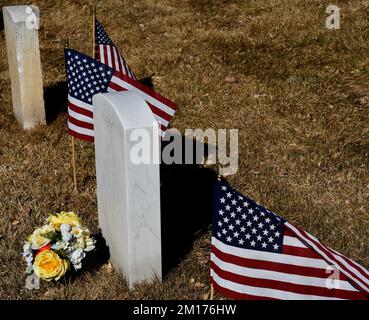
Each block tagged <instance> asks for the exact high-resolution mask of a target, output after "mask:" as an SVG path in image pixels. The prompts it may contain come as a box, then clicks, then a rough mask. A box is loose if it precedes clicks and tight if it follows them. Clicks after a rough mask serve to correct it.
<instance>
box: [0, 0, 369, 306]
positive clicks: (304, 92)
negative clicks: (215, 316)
mask: <svg viewBox="0 0 369 320" xmlns="http://www.w3.org/2000/svg"><path fill="white" fill-rule="evenodd" d="M16 2H17V1H3V2H2V3H3V4H4V5H9V4H16ZM32 3H33V4H36V5H38V6H39V8H40V11H41V20H42V21H41V29H40V31H39V36H40V45H41V58H42V66H43V80H44V87H45V91H46V102H47V108H48V110H49V113H48V114H49V116H48V117H49V120H50V123H49V125H47V126H40V127H39V128H37V129H35V130H31V131H23V130H22V129H21V127H20V125H19V124H18V123H17V122H16V120H15V118H14V116H13V112H12V105H11V92H10V80H9V74H8V65H7V57H6V48H5V38H4V37H5V35H4V31H3V30H1V31H0V298H1V299H206V298H207V296H208V292H209V253H210V232H209V231H207V232H206V231H205V232H202V233H199V234H198V235H197V239H196V240H195V241H194V243H193V247H192V248H191V250H190V251H189V253H188V254H187V255H186V256H184V257H183V259H182V261H181V262H180V263H179V264H177V265H175V266H173V268H172V269H171V270H170V272H169V273H168V274H167V275H166V277H165V279H164V281H163V282H162V283H158V282H155V283H153V284H141V285H139V286H137V287H136V288H135V289H134V290H132V291H129V290H128V286H127V284H126V282H125V280H124V279H123V277H122V276H121V275H119V274H118V273H116V272H115V271H114V270H113V269H112V267H111V265H110V264H108V263H106V264H104V265H102V266H100V267H98V268H96V269H94V270H91V271H88V272H85V273H83V274H82V275H81V276H80V277H77V278H75V279H67V280H63V281H61V282H60V283H56V284H55V283H45V282H43V283H42V287H41V289H40V290H34V291H31V292H30V291H26V290H25V289H24V284H25V275H24V271H25V264H24V262H23V261H22V260H21V256H20V255H21V250H22V242H23V241H24V239H25V238H26V237H27V236H28V235H29V234H30V233H32V231H33V229H34V228H35V227H37V226H40V225H41V224H42V223H43V221H44V219H45V217H46V216H47V215H48V214H49V213H51V212H58V211H61V210H73V211H76V212H78V213H79V214H80V215H81V216H82V218H83V219H84V221H85V223H86V224H87V226H88V227H89V228H90V229H91V230H92V232H97V229H98V222H97V206H96V180H95V163H94V146H93V144H90V143H87V142H83V141H77V154H78V158H77V170H78V171H77V178H78V182H79V193H78V194H75V193H74V192H73V177H72V171H71V149H70V136H69V135H68V134H67V132H66V118H67V115H66V112H65V98H66V97H65V95H64V91H63V88H64V85H63V82H64V81H65V71H64V57H63V48H64V43H65V40H64V39H65V37H66V36H67V35H68V36H69V37H70V46H71V48H73V49H76V50H79V51H82V52H84V53H86V54H89V55H91V52H92V39H91V37H92V17H91V14H90V9H91V8H90V4H92V1H77V0H63V1H33V2H32ZM328 4H329V3H328V2H327V3H322V2H321V1H319V0H315V1H313V0H295V1H287V0H253V1H242V0H240V1H237V0H234V1H226V0H213V1H205V0H185V1H176V0H157V1H155V0H143V1H133V0H124V1H122V0H106V1H101V2H100V1H97V12H98V18H99V20H100V22H101V23H102V24H103V25H104V26H105V28H106V30H107V32H108V33H109V35H110V36H111V37H112V39H113V40H114V42H115V43H116V45H117V46H118V47H119V48H124V51H125V57H126V60H127V61H128V63H129V65H130V67H131V69H133V70H134V71H135V73H136V75H137V76H138V78H143V77H146V76H150V75H152V74H153V75H154V76H153V80H154V85H155V88H156V89H157V91H158V92H160V93H161V94H163V95H165V96H167V97H168V98H170V99H171V100H173V101H175V102H176V103H177V104H178V111H177V113H176V115H175V117H174V119H173V121H172V122H171V126H172V127H175V128H177V129H179V130H181V131H182V132H183V131H184V129H185V128H203V129H206V128H208V127H211V128H215V129H218V128H226V129H231V128H238V129H239V171H238V172H237V174H236V175H234V176H231V177H229V178H228V180H229V181H230V183H231V184H232V185H233V186H234V187H236V188H237V189H238V190H239V191H240V192H242V193H244V194H246V195H248V196H249V197H251V198H254V199H255V200H256V201H258V202H260V203H261V204H263V205H264V206H266V207H268V208H270V209H271V210H274V211H275V212H277V213H279V214H280V215H282V216H283V217H284V218H286V219H287V220H289V221H290V222H291V223H294V224H296V225H299V226H300V227H302V228H304V229H305V230H306V231H308V232H310V233H312V234H314V235H315V236H316V237H318V238H319V239H320V240H321V242H323V243H324V244H327V245H329V246H330V247H333V248H335V249H336V250H338V251H340V252H342V253H343V254H345V255H347V256H349V257H350V258H352V259H354V260H355V261H357V262H359V263H361V264H363V265H364V266H365V267H369V254H368V253H369V170H368V169H369V168H368V167H369V157H368V153H369V86H368V82H369V75H368V71H369V5H368V2H367V1H361V0H357V1H341V2H340V3H339V5H340V6H341V15H342V21H341V29H340V30H327V29H326V28H325V19H326V17H327V14H325V7H326V5H328ZM52 111H55V112H54V113H55V114H53V112H52ZM59 111H61V112H59ZM194 183H196V181H194ZM188 201H191V199H188ZM178 206H181V204H180V203H178ZM173 215H176V212H173ZM183 218H184V217H183V216H178V220H180V219H183Z"/></svg>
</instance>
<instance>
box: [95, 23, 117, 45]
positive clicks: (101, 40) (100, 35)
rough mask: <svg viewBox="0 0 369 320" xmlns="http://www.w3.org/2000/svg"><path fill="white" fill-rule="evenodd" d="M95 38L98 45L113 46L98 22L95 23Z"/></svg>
mask: <svg viewBox="0 0 369 320" xmlns="http://www.w3.org/2000/svg"><path fill="white" fill-rule="evenodd" d="M96 36H97V41H96V42H97V43H98V44H108V45H112V46H113V45H114V43H113V41H111V39H110V38H109V36H108V34H107V33H106V32H105V30H104V28H103V27H102V25H101V24H100V22H98V21H96Z"/></svg>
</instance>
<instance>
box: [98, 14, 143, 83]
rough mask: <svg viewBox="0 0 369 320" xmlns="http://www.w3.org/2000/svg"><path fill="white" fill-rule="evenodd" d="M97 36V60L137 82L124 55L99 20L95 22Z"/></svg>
mask: <svg viewBox="0 0 369 320" xmlns="http://www.w3.org/2000/svg"><path fill="white" fill-rule="evenodd" d="M95 36H96V39H95V41H96V59H97V60H99V61H100V62H102V63H104V64H107V65H108V66H109V67H111V68H113V69H114V70H117V71H120V72H122V73H123V74H124V75H126V76H127V77H128V78H131V79H134V80H136V76H135V75H134V73H133V72H132V70H131V69H130V68H129V66H128V64H127V62H126V61H125V59H124V58H123V56H122V54H121V53H120V52H119V50H118V48H117V47H116V46H115V45H114V43H113V41H112V40H111V39H110V37H109V36H108V34H107V33H106V31H105V30H104V28H103V27H102V25H101V24H100V22H99V21H98V20H97V19H96V20H95Z"/></svg>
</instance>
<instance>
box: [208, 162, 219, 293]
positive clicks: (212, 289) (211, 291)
mask: <svg viewBox="0 0 369 320" xmlns="http://www.w3.org/2000/svg"><path fill="white" fill-rule="evenodd" d="M217 178H218V181H221V180H222V175H221V174H220V164H219V163H218V165H217ZM209 300H214V286H213V284H212V283H210V296H209Z"/></svg>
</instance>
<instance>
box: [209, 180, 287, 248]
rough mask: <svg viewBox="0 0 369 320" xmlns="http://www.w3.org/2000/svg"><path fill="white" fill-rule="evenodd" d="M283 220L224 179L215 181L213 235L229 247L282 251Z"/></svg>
mask: <svg viewBox="0 0 369 320" xmlns="http://www.w3.org/2000/svg"><path fill="white" fill-rule="evenodd" d="M284 222H285V221H284V219H282V218H281V217H279V216H277V215H276V214H274V213H273V212H271V211H269V210H267V209H265V208H264V207H262V206H260V205H259V204H257V203H256V202H254V201H252V200H251V199H249V198H247V197H245V196H244V195H242V194H240V193H238V192H237V191H236V190H234V189H233V188H232V187H230V186H229V185H228V184H227V183H226V182H225V181H220V182H217V185H216V192H215V197H214V211H213V226H212V229H213V236H214V237H216V238H217V239H218V240H220V241H222V242H223V243H226V244H228V245H231V246H235V247H239V248H243V249H253V250H261V251H268V252H277V253H281V252H282V246H283V235H284Z"/></svg>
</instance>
